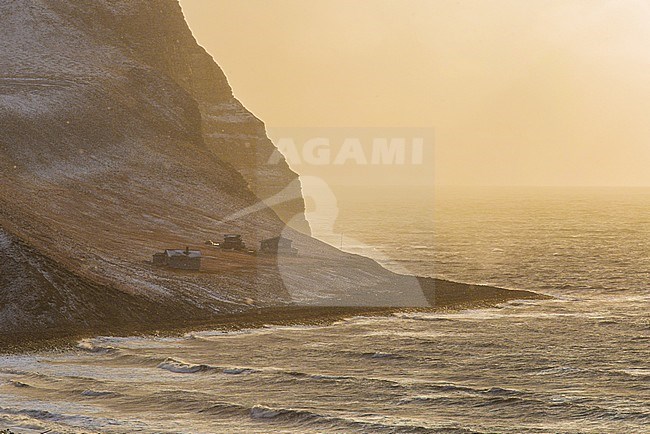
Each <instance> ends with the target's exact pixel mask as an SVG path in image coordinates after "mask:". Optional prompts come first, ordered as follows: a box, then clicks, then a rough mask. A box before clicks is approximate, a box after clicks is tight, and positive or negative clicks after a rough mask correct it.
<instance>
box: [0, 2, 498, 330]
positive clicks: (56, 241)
mask: <svg viewBox="0 0 650 434" xmlns="http://www.w3.org/2000/svg"><path fill="white" fill-rule="evenodd" d="M0 41H1V42H0V66H1V70H0V334H2V333H5V334H7V333H19V332H20V331H21V330H25V329H29V331H30V332H32V333H33V332H38V331H39V330H46V329H50V330H52V329H56V328H62V329H63V328H66V327H67V328H70V327H84V328H86V329H89V330H95V329H97V330H99V329H101V326H103V325H106V324H110V323H120V324H150V323H161V324H172V323H174V322H175V321H178V320H182V319H184V318H185V319H186V318H210V317H213V316H214V315H218V314H220V313H225V312H236V311H242V310H246V309H250V308H251V306H258V307H261V306H274V305H275V306H277V305H288V304H307V305H372V306H424V305H429V304H430V303H432V302H433V300H434V290H433V281H426V283H425V284H424V285H423V284H422V282H424V281H422V280H421V279H416V278H413V277H408V276H397V275H395V274H393V273H390V272H388V271H386V270H384V269H383V268H381V267H379V266H378V265H377V264H376V263H374V262H373V261H371V260H369V259H366V258H362V257H359V256H353V255H348V254H344V253H342V252H340V251H338V250H336V249H334V248H331V247H330V246H327V245H325V244H323V243H320V242H318V241H317V240H314V239H312V238H310V237H309V236H308V235H307V234H306V233H308V225H307V224H306V221H305V219H304V214H303V211H304V204H303V201H302V199H301V198H300V194H299V193H300V192H299V190H300V185H299V182H298V180H297V177H296V175H295V174H294V173H293V172H291V171H290V170H289V168H288V167H287V165H286V164H285V163H282V164H280V165H274V166H268V165H266V161H267V160H268V156H269V155H270V153H271V152H272V151H273V145H272V143H271V142H270V141H269V140H268V138H267V137H266V135H265V131H264V125H263V124H262V123H261V122H260V121H259V120H258V119H256V118H255V117H254V116H253V115H252V114H250V113H249V112H248V111H246V109H245V108H244V107H242V105H241V104H240V103H239V102H238V101H237V100H236V99H235V98H234V97H233V95H232V91H231V89H230V87H229V86H228V83H227V81H226V78H225V76H224V74H223V73H222V72H221V70H220V69H219V67H218V66H217V65H216V64H215V63H214V62H213V61H212V59H211V58H210V56H208V55H207V54H206V52H205V51H204V50H203V49H202V48H200V47H199V46H198V45H197V44H196V42H195V41H194V39H193V37H192V35H191V33H190V31H189V29H188V27H187V25H186V23H185V21H184V19H183V16H182V12H181V9H180V7H179V5H178V4H177V2H176V1H173V0H157V1H150V0H74V1H69V0H25V1H8V0H4V1H1V2H0ZM279 192H283V193H281V194H282V195H284V197H285V198H286V199H288V200H286V201H284V202H283V203H282V204H281V205H280V206H277V207H275V208H273V209H271V208H269V207H268V206H266V204H265V203H264V202H263V201H260V198H262V199H265V198H267V197H270V196H273V195H277V194H278V193H279ZM296 216H297V217H296ZM283 219H284V220H285V221H287V220H289V219H294V220H295V221H296V222H297V226H298V227H299V228H298V229H300V230H301V231H296V230H294V229H292V228H288V227H287V226H286V225H285V224H284V222H283ZM229 232H235V233H241V234H243V236H244V238H245V239H246V240H247V242H248V243H249V245H251V246H257V245H258V243H259V241H260V240H262V239H265V238H268V237H272V236H276V235H280V234H283V235H284V236H287V237H289V238H291V239H293V240H294V245H295V247H297V248H298V249H299V250H300V255H299V257H297V258H283V257H278V258H275V257H255V256H248V255H240V254H235V253H232V254H222V253H219V252H217V251H211V250H210V249H207V248H206V247H205V246H202V244H203V242H204V241H205V240H207V239H215V238H219V237H220V236H221V234H223V233H229ZM184 246H190V247H196V248H202V249H203V250H204V253H205V254H206V257H205V258H204V267H203V269H202V271H201V272H198V273H197V272H181V271H171V270H166V269H159V268H155V267H154V266H153V265H152V264H151V256H152V254H153V253H155V252H157V251H160V250H162V249H164V248H179V247H184ZM490 297H492V298H493V295H487V296H486V297H485V298H488V299H489V298H490ZM499 297H502V294H501V295H499ZM478 298H481V297H480V296H479V297H478Z"/></svg>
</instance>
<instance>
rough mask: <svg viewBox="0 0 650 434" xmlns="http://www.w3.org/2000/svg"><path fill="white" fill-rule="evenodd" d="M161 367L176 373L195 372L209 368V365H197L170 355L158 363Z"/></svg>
mask: <svg viewBox="0 0 650 434" xmlns="http://www.w3.org/2000/svg"><path fill="white" fill-rule="evenodd" d="M158 368H159V369H164V370H166V371H169V372H174V373H176V374H194V373H196V372H202V371H206V370H208V369H209V366H207V365H197V364H194V363H187V362H184V361H182V360H176V359H172V358H171V357H168V358H167V359H166V360H165V361H164V362H161V363H159V364H158Z"/></svg>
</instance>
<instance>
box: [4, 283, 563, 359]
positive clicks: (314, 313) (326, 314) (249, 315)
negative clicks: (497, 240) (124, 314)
mask: <svg viewBox="0 0 650 434" xmlns="http://www.w3.org/2000/svg"><path fill="white" fill-rule="evenodd" d="M447 283H449V284H452V285H453V286H456V285H460V286H463V287H469V285H464V284H460V283H456V282H447ZM483 288H485V289H489V290H492V291H494V290H496V291H497V292H498V296H495V295H496V294H492V295H493V296H492V297H486V298H484V299H481V297H478V298H474V297H472V296H469V297H467V296H468V295H469V294H464V295H465V297H462V295H461V294H454V295H456V297H452V300H448V302H446V303H442V304H439V305H435V306H428V307H374V306H297V305H286V306H274V307H261V308H251V309H249V310H245V311H242V312H236V313H228V314H222V315H215V316H214V317H212V318H209V319H205V318H202V319H195V320H193V319H188V320H184V321H182V322H180V323H178V322H176V323H171V324H170V323H169V322H168V321H160V322H156V323H152V324H149V325H143V324H128V323H126V324H113V325H110V326H109V325H106V326H104V327H88V328H74V327H69V328H53V329H50V330H48V332H46V333H42V332H39V333H32V332H23V333H18V334H16V333H0V356H2V355H16V354H30V353H35V352H40V351H66V350H71V349H74V348H75V347H76V345H77V343H78V342H79V341H80V340H82V339H89V338H93V337H97V336H115V337H127V336H164V337H171V336H181V335H183V334H185V333H189V332H192V331H203V330H219V331H226V332H228V331H237V330H243V329H258V328H263V327H265V326H290V325H306V326H324V325H329V324H332V323H334V322H336V321H341V320H345V319H348V318H353V317H356V316H370V317H372V316H390V315H393V314H395V313H408V312H445V311H459V310H466V309H485V308H491V307H495V306H497V305H499V304H501V303H504V302H507V301H512V300H532V299H537V300H540V299H550V298H552V297H550V296H547V295H545V294H540V293H536V292H532V291H523V290H507V289H501V288H494V287H483ZM489 290H488V292H490V291H489ZM461 292H462V291H461ZM479 292H480V291H479ZM459 296H460V297H459Z"/></svg>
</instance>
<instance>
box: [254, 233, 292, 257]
mask: <svg viewBox="0 0 650 434" xmlns="http://www.w3.org/2000/svg"><path fill="white" fill-rule="evenodd" d="M291 243H293V241H292V240H290V239H288V238H284V237H282V236H280V237H275V238H269V239H268V240H264V241H262V242H261V243H260V251H261V252H262V253H270V254H273V255H289V256H296V255H297V254H298V249H296V248H293V247H291Z"/></svg>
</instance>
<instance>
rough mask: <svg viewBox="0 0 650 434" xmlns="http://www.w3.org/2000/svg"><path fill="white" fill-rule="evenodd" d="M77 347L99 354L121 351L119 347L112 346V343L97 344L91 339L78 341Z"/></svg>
mask: <svg viewBox="0 0 650 434" xmlns="http://www.w3.org/2000/svg"><path fill="white" fill-rule="evenodd" d="M77 349H79V350H81V351H87V352H89V353H99V354H108V353H114V352H117V351H119V349H118V348H115V347H112V346H110V345H104V346H102V345H97V344H95V343H93V342H92V341H90V340H83V341H80V342H79V343H77Z"/></svg>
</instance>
